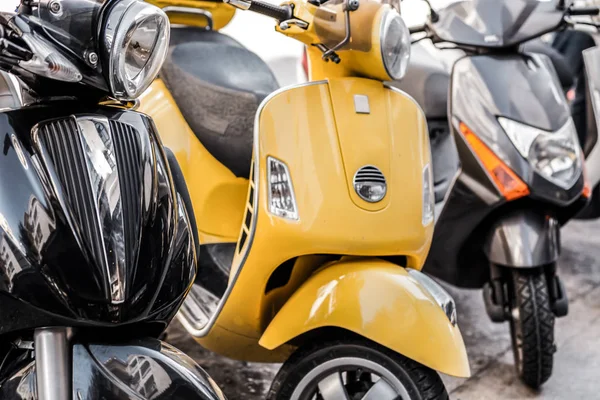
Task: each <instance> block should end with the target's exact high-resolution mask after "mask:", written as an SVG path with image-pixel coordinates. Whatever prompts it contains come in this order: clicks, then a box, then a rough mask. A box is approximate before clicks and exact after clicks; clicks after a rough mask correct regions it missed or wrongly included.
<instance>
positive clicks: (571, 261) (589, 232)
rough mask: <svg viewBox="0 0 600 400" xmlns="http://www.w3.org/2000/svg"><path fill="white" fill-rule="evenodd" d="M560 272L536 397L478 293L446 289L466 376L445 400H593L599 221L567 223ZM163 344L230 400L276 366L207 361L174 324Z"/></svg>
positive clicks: (598, 356) (252, 394)
mask: <svg viewBox="0 0 600 400" xmlns="http://www.w3.org/2000/svg"><path fill="white" fill-rule="evenodd" d="M562 239H563V254H562V258H561V262H560V273H561V275H562V277H563V278H564V281H565V284H566V286H567V290H568V294H569V297H570V300H571V303H570V310H569V315H568V316H567V317H565V318H562V319H560V320H558V321H557V326H556V337H557V346H558V352H557V353H556V355H555V364H554V365H555V367H554V374H553V376H552V377H551V378H550V381H548V382H547V383H546V385H544V387H543V388H542V390H541V391H539V392H534V391H532V390H529V389H527V388H525V387H524V386H523V385H522V384H521V383H520V382H519V381H518V380H517V379H516V377H515V374H514V370H513V360H512V350H511V348H510V337H509V333H508V324H493V323H491V322H490V321H489V319H488V318H487V315H486V314H485V310H484V308H483V302H482V299H481V292H480V291H478V290H472V291H467V290H457V289H453V288H449V291H450V292H451V294H452V295H453V296H454V298H455V300H456V302H457V304H458V309H459V324H460V327H461V329H462V332H463V336H464V339H465V342H466V344H467V348H468V352H469V356H470V362H471V370H472V372H473V376H472V377H471V378H470V379H468V380H464V379H456V378H451V377H446V376H444V377H443V379H444V381H445V383H446V385H447V387H448V390H449V391H450V393H451V395H450V397H451V398H452V399H459V400H471V399H473V400H475V399H598V398H600V222H579V221H577V222H572V223H571V224H569V225H568V226H567V227H565V228H564V229H563V235H562ZM169 340H170V341H171V342H172V343H173V344H174V345H175V346H177V347H179V348H181V349H182V350H184V351H186V352H187V353H188V354H190V355H191V356H192V357H194V358H195V359H196V360H197V361H198V362H199V363H200V364H201V365H202V366H204V367H205V368H206V369H207V370H208V371H209V373H210V374H211V375H213V377H214V378H215V380H217V382H218V383H219V384H220V385H221V387H222V388H223V389H224V391H225V392H226V394H227V396H228V397H229V399H232V400H237V399H239V400H257V399H262V398H263V397H262V395H263V393H264V392H265V391H266V390H267V389H268V387H269V384H270V380H271V379H272V378H273V376H274V374H275V372H276V371H277V368H278V366H277V365H263V364H249V363H240V362H235V361H231V360H227V359H224V358H221V357H218V356H214V355H211V354H210V353H208V352H206V351H205V350H203V349H202V348H201V347H200V346H198V345H197V344H196V343H195V342H193V341H192V340H190V339H189V338H187V336H186V335H185V334H184V333H183V332H182V329H181V326H180V325H178V324H177V323H174V325H173V326H172V327H171V329H170V336H169Z"/></svg>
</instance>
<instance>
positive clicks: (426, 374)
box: [267, 339, 448, 400]
mask: <svg viewBox="0 0 600 400" xmlns="http://www.w3.org/2000/svg"><path fill="white" fill-rule="evenodd" d="M267 399H268V400H284V399H285V400H338V399H339V400H357V399H360V400H396V399H402V400H413V399H414V400H434V399H441V400H446V399H448V393H447V392H446V388H445V387H444V384H443V383H442V380H441V379H440V377H439V375H438V374H437V373H436V372H435V371H433V370H431V369H429V368H427V367H425V366H423V365H421V364H419V363H417V362H415V361H412V360H410V359H408V358H406V357H403V356H401V355H399V354H397V353H394V352H393V351H391V350H388V349H386V348H385V347H382V346H379V345H377V344H375V343H372V342H369V341H366V340H360V339H355V340H337V341H328V342H323V343H320V344H316V345H310V346H306V347H301V348H299V349H298V350H297V351H296V352H295V353H294V354H292V356H291V357H290V358H289V360H288V361H286V362H285V364H284V365H283V367H282V368H281V370H280V371H279V373H278V374H277V376H276V377H275V379H274V381H273V384H272V385H271V389H270V391H269V394H268V396H267Z"/></svg>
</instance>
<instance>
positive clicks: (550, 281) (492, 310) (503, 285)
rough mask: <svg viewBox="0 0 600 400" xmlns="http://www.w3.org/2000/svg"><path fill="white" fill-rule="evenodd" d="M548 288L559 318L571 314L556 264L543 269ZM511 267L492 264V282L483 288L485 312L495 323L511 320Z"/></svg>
mask: <svg viewBox="0 0 600 400" xmlns="http://www.w3.org/2000/svg"><path fill="white" fill-rule="evenodd" d="M542 268H543V270H544V275H545V277H546V284H547V286H548V294H549V296H550V305H551V307H552V312H553V313H554V315H555V316H556V317H557V318H560V317H564V316H565V315H567V313H568V312H569V300H568V298H567V292H566V290H565V286H564V284H563V283H562V280H561V279H560V277H559V276H558V275H557V273H556V263H552V264H549V265H546V266H543V267H542ZM509 279H510V267H507V266H501V265H496V264H493V263H492V264H490V281H489V282H487V283H486V284H485V285H484V286H483V300H484V303H485V310H486V312H487V314H488V316H489V317H490V319H491V320H492V321H493V322H505V321H508V320H509V319H510V318H511V309H510V300H511V299H510V297H509V290H508V282H509Z"/></svg>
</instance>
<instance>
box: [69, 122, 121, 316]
mask: <svg viewBox="0 0 600 400" xmlns="http://www.w3.org/2000/svg"><path fill="white" fill-rule="evenodd" d="M75 121H76V122H77V126H78V127H79V130H80V133H81V134H80V135H79V139H80V141H81V146H82V148H83V153H84V154H85V156H86V157H85V159H86V160H85V161H86V165H87V168H88V176H89V178H90V185H91V188H92V193H93V194H94V198H95V201H96V204H95V205H94V206H95V207H94V209H95V211H96V216H97V218H98V226H99V227H100V237H101V238H102V246H103V247H104V260H98V261H104V268H105V269H106V273H107V277H108V279H109V282H108V283H109V288H110V296H111V302H112V304H121V303H123V302H124V301H125V223H124V221H123V203H122V199H121V184H120V181H119V167H118V165H117V157H116V154H115V149H114V145H113V139H112V134H111V130H110V125H109V123H108V118H105V117H76V118H75ZM107 232H109V235H110V236H109V237H106V236H105V235H106V234H107Z"/></svg>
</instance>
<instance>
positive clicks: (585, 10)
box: [569, 7, 600, 16]
mask: <svg viewBox="0 0 600 400" xmlns="http://www.w3.org/2000/svg"><path fill="white" fill-rule="evenodd" d="M599 14H600V8H598V7H577V8H570V9H569V15H589V16H596V15H599Z"/></svg>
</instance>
